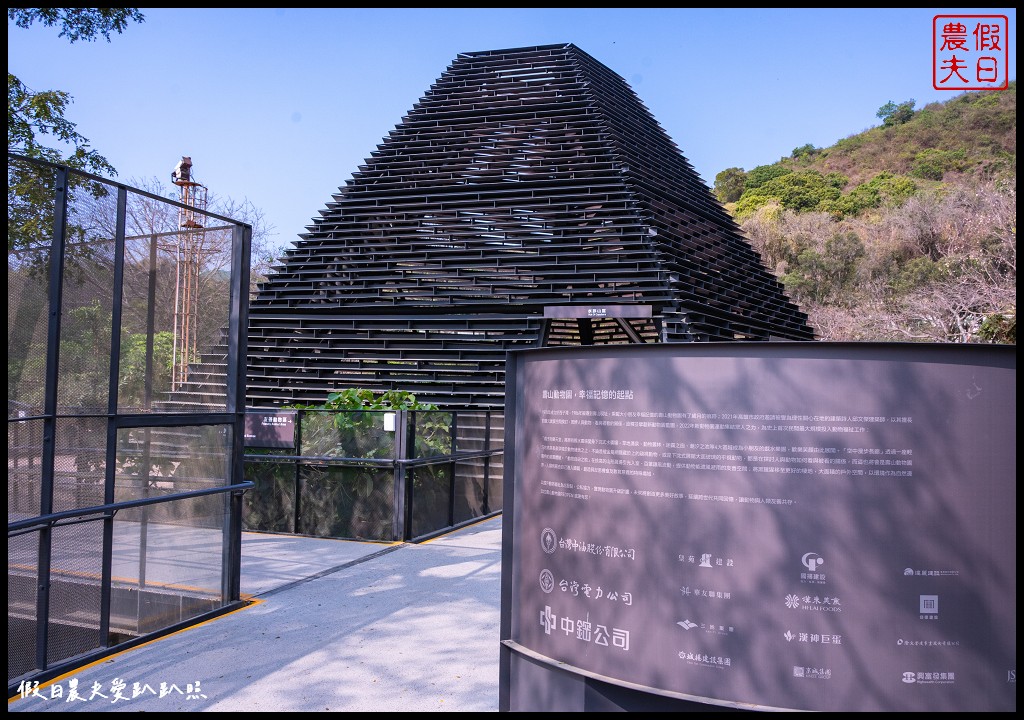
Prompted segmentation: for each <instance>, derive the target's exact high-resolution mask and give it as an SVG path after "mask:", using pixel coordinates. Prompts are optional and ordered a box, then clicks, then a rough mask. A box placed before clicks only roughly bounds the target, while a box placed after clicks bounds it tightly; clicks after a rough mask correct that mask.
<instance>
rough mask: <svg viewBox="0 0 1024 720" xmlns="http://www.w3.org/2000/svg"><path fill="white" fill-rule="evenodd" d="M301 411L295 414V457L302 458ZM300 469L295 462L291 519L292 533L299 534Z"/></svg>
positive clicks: (300, 511)
mask: <svg viewBox="0 0 1024 720" xmlns="http://www.w3.org/2000/svg"><path fill="white" fill-rule="evenodd" d="M303 415H304V413H303V411H302V410H297V411H296V412H295V455H296V456H298V457H302V416H303ZM300 469H301V466H300V461H299V460H295V474H294V478H295V514H294V517H293V518H292V532H293V533H298V532H299V522H300V520H301V519H302V482H301V478H300V477H299V475H300V473H299V470H300Z"/></svg>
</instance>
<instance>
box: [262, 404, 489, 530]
mask: <svg viewBox="0 0 1024 720" xmlns="http://www.w3.org/2000/svg"><path fill="white" fill-rule="evenodd" d="M256 412H257V413H259V412H260V411H256ZM278 412H279V411H272V410H270V411H266V413H267V414H268V415H269V416H271V417H274V416H275V415H276V416H277V417H282V416H281V415H278V414H277V413H278ZM283 417H284V418H285V419H286V421H287V424H288V426H289V427H291V428H294V433H293V434H289V435H288V437H287V439H286V440H285V441H284V442H281V441H280V440H279V438H275V439H274V440H273V441H272V444H279V445H281V444H286V443H291V445H290V446H289V447H275V448H262V449H256V448H249V449H248V451H247V454H246V456H245V460H246V463H245V476H246V479H247V480H250V481H251V482H252V483H253V484H254V486H255V487H254V489H253V490H252V491H250V492H248V493H246V496H245V499H244V503H243V514H242V520H243V528H244V529H246V530H254V531H262V532H280V533H294V534H300V535H310V536H314V537H332V538H345V539H358V540H372V541H415V540H421V539H425V538H428V537H430V536H432V535H435V534H437V533H439V532H444V531H446V530H449V529H451V528H454V527H457V526H459V525H462V524H466V523H469V522H472V521H474V520H477V519H480V518H483V517H488V516H490V515H493V514H495V513H497V512H500V511H501V508H502V452H503V451H502V444H503V440H504V422H503V415H502V414H500V413H494V412H484V411H481V412H465V411H463V412H441V411H433V410H431V411H424V410H418V411H397V412H383V411H312V410H295V411H284V415H283Z"/></svg>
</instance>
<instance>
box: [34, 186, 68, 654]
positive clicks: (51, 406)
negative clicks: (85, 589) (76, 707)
mask: <svg viewBox="0 0 1024 720" xmlns="http://www.w3.org/2000/svg"><path fill="white" fill-rule="evenodd" d="M69 180H70V172H69V170H68V168H66V167H58V168H56V169H55V170H54V189H53V236H52V240H51V245H50V287H49V293H50V298H49V302H50V317H49V321H48V326H47V331H46V385H45V388H46V389H45V395H44V398H43V448H42V459H41V460H40V468H39V470H40V490H39V514H40V515H49V514H50V513H51V512H53V471H54V460H55V455H56V446H55V432H56V426H57V418H56V415H57V381H58V377H59V376H58V372H57V371H58V362H59V360H60V321H61V303H62V301H63V289H64V288H63V279H64V245H65V241H66V236H67V212H68V181H69ZM52 550H53V530H52V529H51V528H50V527H49V526H46V527H45V528H43V529H42V530H40V531H39V570H38V573H39V574H38V575H37V589H38V593H37V594H36V666H37V667H38V668H39V669H41V670H45V669H46V667H47V660H46V646H47V644H48V642H49V626H50V561H51V554H52Z"/></svg>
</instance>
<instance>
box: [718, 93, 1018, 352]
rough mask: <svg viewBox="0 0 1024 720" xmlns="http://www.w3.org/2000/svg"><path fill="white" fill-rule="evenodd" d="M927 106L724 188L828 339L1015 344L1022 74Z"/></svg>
mask: <svg viewBox="0 0 1024 720" xmlns="http://www.w3.org/2000/svg"><path fill="white" fill-rule="evenodd" d="M914 105H915V103H914V101H913V100H908V101H906V102H902V103H899V104H896V103H894V102H889V103H887V104H886V105H884V106H882V108H880V109H879V111H878V117H879V119H880V120H881V121H882V122H881V124H880V125H879V126H878V127H873V128H871V129H869V130H866V131H864V132H861V133H858V134H856V135H851V136H850V137H847V138H844V139H842V140H840V141H839V142H837V143H836V144H835V145H833V146H832V147H828V148H816V147H814V146H812V145H804V146H802V147H798V148H796V149H794V150H793V152H792V154H791V156H790V157H787V158H782V159H781V160H779V161H778V162H776V163H773V164H771V165H761V166H758V167H755V168H753V169H751V170H749V171H745V170H743V169H742V168H728V169H726V170H723V171H722V172H720V173H719V174H718V175H717V176H716V178H715V193H716V195H717V196H718V198H719V200H721V201H722V202H723V203H724V204H725V207H726V209H727V210H729V212H731V213H732V214H733V216H734V217H735V218H736V220H737V222H739V223H740V224H741V227H742V228H743V230H744V231H745V233H746V234H747V237H748V239H749V240H750V242H751V244H752V245H753V246H754V247H755V249H757V250H758V251H759V252H760V253H761V256H762V259H763V261H764V262H765V264H766V265H767V266H768V268H769V269H770V270H772V271H773V272H774V273H775V274H776V275H777V277H778V278H779V280H780V281H781V282H782V283H783V284H784V285H785V286H786V290H787V292H788V293H789V295H790V297H792V299H793V300H794V301H796V302H797V303H799V304H800V306H801V308H802V309H803V310H804V312H806V313H807V314H808V316H809V318H810V321H811V324H812V325H813V326H814V327H815V329H816V331H817V334H818V337H819V338H820V339H823V340H876V341H897V340H898V341H914V340H920V341H933V342H998V343H1016V304H1017V299H1016V298H1017V295H1016V282H1017V280H1016V275H1017V220H1016V205H1017V201H1016V186H1017V154H1016V153H1017V150H1016V130H1017V86H1016V82H1015V81H1014V82H1012V83H1010V86H1009V88H1008V89H1007V90H1005V91H1000V92H973V93H964V94H962V95H958V96H956V97H954V98H952V99H950V100H948V101H946V102H944V103H932V104H930V105H927V106H925V107H924V108H921V109H919V110H918V109H915V107H914Z"/></svg>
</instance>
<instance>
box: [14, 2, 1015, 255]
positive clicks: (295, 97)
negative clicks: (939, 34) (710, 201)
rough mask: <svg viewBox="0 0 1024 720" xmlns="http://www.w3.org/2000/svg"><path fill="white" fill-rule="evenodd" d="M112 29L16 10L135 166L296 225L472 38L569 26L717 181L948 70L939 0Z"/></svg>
mask: <svg viewBox="0 0 1024 720" xmlns="http://www.w3.org/2000/svg"><path fill="white" fill-rule="evenodd" d="M141 11H142V13H143V15H144V16H145V22H143V23H141V24H137V23H136V24H132V25H130V26H129V27H128V28H127V29H126V30H125V32H124V33H123V34H121V35H113V36H112V38H111V42H109V43H107V42H105V41H104V40H102V39H101V40H99V41H97V42H88V43H85V42H77V43H74V44H71V43H68V42H67V40H66V39H64V38H59V37H58V30H57V29H56V28H47V27H44V26H42V25H40V24H38V23H37V24H35V25H33V26H32V27H31V28H29V29H21V28H18V27H16V26H15V25H14V24H13V23H11V22H10V21H8V31H7V36H8V53H7V61H8V70H9V71H10V72H12V73H14V74H15V75H17V76H18V77H19V78H20V79H21V81H22V82H24V83H25V84H26V85H27V86H28V87H29V88H31V89H33V90H36V91H40V90H64V91H66V92H68V93H70V94H71V95H72V96H73V98H74V100H73V103H72V104H71V106H70V107H69V108H68V111H67V117H68V119H70V120H71V121H72V122H74V123H76V124H77V126H78V130H79V132H81V133H82V134H83V135H85V136H86V137H87V138H89V140H90V141H91V143H92V146H93V147H94V148H95V149H96V150H97V151H98V152H99V153H100V154H102V155H104V156H105V157H106V158H107V159H108V160H109V161H110V162H111V164H112V165H113V166H114V167H115V168H116V169H117V171H118V174H117V179H118V180H120V181H121V182H125V183H128V184H135V183H134V182H133V181H137V180H140V179H150V180H152V179H154V178H155V179H157V180H160V181H162V182H164V183H165V184H166V185H167V188H168V191H170V189H171V186H170V175H171V171H172V170H173V168H174V166H175V164H176V163H177V162H178V160H179V159H180V158H181V156H182V155H189V156H191V157H192V161H193V164H194V165H193V172H194V175H195V179H196V180H198V181H199V182H201V183H202V184H204V185H206V186H207V187H208V188H209V191H210V192H211V193H214V194H216V195H218V196H221V197H230V198H233V199H235V200H239V201H241V200H246V199H247V200H249V201H250V202H252V203H253V204H254V205H255V206H257V207H259V208H261V209H262V211H263V213H264V215H265V218H266V220H267V221H268V222H269V223H270V224H271V225H273V226H274V231H273V232H274V233H275V236H274V237H273V238H272V242H273V243H274V244H277V245H287V244H288V243H290V242H292V241H294V240H295V239H296V238H297V236H298V234H299V233H301V232H304V230H305V226H306V225H308V224H310V223H311V222H312V220H313V218H315V217H317V216H318V215H319V211H320V210H321V209H322V208H323V207H324V206H325V204H326V203H327V202H328V201H329V200H330V199H331V194H332V193H334V192H336V191H337V189H338V187H339V186H341V185H343V184H344V183H345V180H347V179H348V178H349V177H350V176H351V175H352V173H353V172H354V171H355V170H356V169H357V167H358V165H360V164H362V163H363V162H364V161H365V159H366V158H367V157H368V156H369V155H370V153H371V151H373V150H374V149H375V148H376V145H377V144H378V143H380V142H381V140H382V138H383V137H384V136H386V135H387V134H388V132H389V131H390V130H392V129H393V128H394V126H395V125H397V124H398V123H400V122H401V119H402V116H403V115H405V114H406V113H407V112H408V111H409V110H410V109H411V107H412V106H413V104H414V103H415V102H416V101H417V100H418V99H419V98H420V97H421V96H422V95H423V93H424V92H426V90H427V89H428V88H429V87H430V85H431V84H432V83H433V82H434V81H435V80H436V79H437V78H438V77H439V76H440V75H441V73H442V72H444V70H445V69H446V68H447V67H448V65H449V64H450V63H451V62H452V61H453V60H454V59H455V57H456V55H457V54H458V53H460V52H469V51H476V50H497V49H503V48H513V47H524V46H529V45H546V44H552V43H566V42H569V43H574V44H575V45H577V46H578V47H580V48H581V49H583V50H584V51H586V52H588V53H589V54H590V55H592V56H594V57H595V58H596V59H597V60H599V61H600V62H602V63H604V64H605V65H607V66H608V67H609V68H611V69H612V70H613V71H615V72H616V73H618V74H619V75H621V76H622V77H623V78H624V79H625V80H626V81H627V82H628V83H629V84H630V86H631V87H632V88H633V90H634V91H636V93H637V95H638V96H639V97H640V99H641V100H642V101H643V102H644V104H645V105H646V106H647V107H648V109H650V110H651V112H652V113H653V114H654V117H655V118H656V119H657V120H658V122H659V123H660V124H661V126H662V127H663V128H664V129H665V130H666V132H667V133H668V134H669V135H670V136H671V137H672V139H673V140H674V141H675V142H676V144H677V145H678V146H679V148H680V149H681V150H682V152H683V154H684V155H685V156H686V157H687V159H688V160H689V161H690V163H691V164H692V165H693V166H694V167H695V168H696V170H697V171H698V172H699V173H700V174H701V176H702V177H703V178H704V180H705V182H707V183H708V184H709V185H710V184H713V182H714V178H715V175H716V174H717V173H718V172H719V171H721V170H723V169H725V168H728V167H743V168H745V169H747V170H749V169H750V168H752V167H755V166H757V165H761V164H765V163H771V162H775V161H776V160H778V159H779V158H780V157H783V156H788V155H789V154H790V153H791V152H792V150H793V149H794V148H796V147H798V146H801V145H804V144H806V143H811V144H813V145H816V146H818V147H825V146H828V145H831V144H833V143H834V142H836V141H837V140H839V139H840V138H843V137H846V136H848V135H852V134H854V133H857V132H860V131H862V130H865V129H867V128H869V127H872V126H875V125H878V124H879V120H878V118H877V117H876V115H875V114H876V112H877V111H878V108H879V107H880V106H882V105H883V104H885V103H886V102H888V101H890V100H892V101H894V102H897V103H899V102H903V101H905V100H909V99H911V98H913V99H914V100H916V102H917V107H918V108H920V107H923V106H924V105H925V104H927V103H929V102H933V101H937V100H938V101H942V100H948V99H950V98H952V97H954V96H956V95H957V94H959V92H956V91H948V90H936V89H934V88H933V87H932V82H933V56H932V22H933V18H934V16H936V15H1006V16H1007V17H1008V23H1009V33H1008V35H1009V37H1008V42H1007V47H1008V49H1009V63H1008V68H1007V70H1006V73H1007V76H1008V78H1009V79H1011V80H1015V79H1016V77H1017V75H1016V41H1017V35H1016V10H1015V9H1013V8H985V9H976V8H975V9H965V8H931V9H900V8H896V9H879V8H868V9H836V10H831V9H810V10H804V9H763V10H760V9H645V8H639V9H625V8H619V9H615V8H613V9H587V8H566V9H557V8H556V9H539V8H523V9H514V8H510V9H492V10H488V9H413V8H384V9H360V8H354V9H304V8H297V9H282V8H277V9H275V8H266V9H264V8H242V9H217V8H214V9H196V8H177V9H176V8H164V9H154V8H142V9H141Z"/></svg>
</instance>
